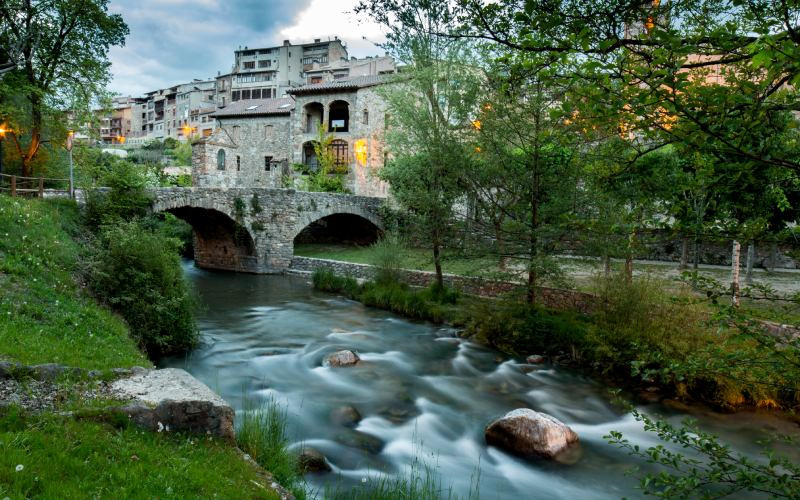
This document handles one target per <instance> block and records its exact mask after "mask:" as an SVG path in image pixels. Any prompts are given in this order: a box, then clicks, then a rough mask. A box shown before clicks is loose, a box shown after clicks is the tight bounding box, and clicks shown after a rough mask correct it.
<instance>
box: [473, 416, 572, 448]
mask: <svg viewBox="0 0 800 500" xmlns="http://www.w3.org/2000/svg"><path fill="white" fill-rule="evenodd" d="M485 434H486V443H487V444H489V445H491V446H497V447H498V448H502V449H504V450H506V451H509V452H511V453H513V454H515V455H520V456H522V457H542V458H548V459H553V458H556V457H557V456H558V455H560V454H562V453H563V452H565V451H566V450H567V449H569V448H570V447H571V446H572V445H573V444H575V443H577V442H578V435H577V434H575V432H573V430H572V429H570V428H569V427H567V426H566V425H565V424H563V423H561V422H560V421H559V420H558V419H556V418H555V417H552V416H550V415H548V414H546V413H539V412H537V411H533V410H530V409H528V408H519V409H516V410H512V411H510V412H508V413H506V414H505V416H503V417H501V418H499V419H497V420H495V421H494V422H492V423H491V424H489V426H488V427H486V433H485Z"/></svg>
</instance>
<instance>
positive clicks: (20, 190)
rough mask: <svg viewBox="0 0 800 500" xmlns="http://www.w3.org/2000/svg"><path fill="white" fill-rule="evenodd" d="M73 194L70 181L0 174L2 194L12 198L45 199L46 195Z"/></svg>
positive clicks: (0, 190)
mask: <svg viewBox="0 0 800 500" xmlns="http://www.w3.org/2000/svg"><path fill="white" fill-rule="evenodd" d="M72 192H73V190H72V185H71V183H70V180H69V179H59V178H53V177H24V176H21V175H10V174H0V193H4V194H9V195H10V196H12V197H16V196H28V197H39V198H43V197H44V196H45V193H47V194H55V195H61V194H67V195H69V194H71V193H72Z"/></svg>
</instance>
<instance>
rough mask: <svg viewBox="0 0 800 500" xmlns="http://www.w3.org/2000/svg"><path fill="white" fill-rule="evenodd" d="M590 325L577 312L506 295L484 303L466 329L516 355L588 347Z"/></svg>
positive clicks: (575, 351)
mask: <svg viewBox="0 0 800 500" xmlns="http://www.w3.org/2000/svg"><path fill="white" fill-rule="evenodd" d="M587 326H588V325H587V323H586V322H585V321H584V320H583V319H582V318H581V317H580V316H578V315H577V314H575V313H569V312H562V311H551V310H548V309H545V308H543V307H540V306H531V305H529V304H527V303H524V302H520V301H518V300H511V299H507V300H505V301H498V302H497V303H488V302H483V303H481V305H479V306H478V308H477V310H475V311H474V312H473V314H472V315H471V316H470V318H469V319H468V320H467V324H466V330H467V332H468V333H469V334H470V335H475V336H476V337H477V338H478V339H479V340H481V341H482V342H485V343H487V344H489V345H491V346H493V347H495V348H497V349H499V350H501V351H503V352H506V353H509V354H513V355H525V354H531V353H538V354H558V353H562V352H571V353H573V354H577V353H578V352H579V350H580V349H587V348H588V347H589V346H588V345H587V341H588V339H587Z"/></svg>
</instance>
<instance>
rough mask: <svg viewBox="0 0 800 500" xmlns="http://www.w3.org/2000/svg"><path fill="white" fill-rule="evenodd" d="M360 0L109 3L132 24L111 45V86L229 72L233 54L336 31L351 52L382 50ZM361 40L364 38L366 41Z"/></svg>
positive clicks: (123, 88) (126, 91)
mask: <svg viewBox="0 0 800 500" xmlns="http://www.w3.org/2000/svg"><path fill="white" fill-rule="evenodd" d="M356 3H357V0H112V2H111V7H110V9H111V11H113V12H115V13H119V14H122V17H123V18H124V19H125V22H126V23H128V27H129V28H130V35H128V38H127V40H126V42H125V46H124V47H114V48H112V49H111V54H110V58H111V63H112V65H111V72H112V73H113V75H114V79H113V81H112V82H111V86H110V89H111V91H113V92H116V93H118V94H121V95H131V96H139V95H142V94H143V93H145V92H147V91H150V90H156V89H159V88H163V87H169V86H171V85H175V84H178V83H183V82H187V81H191V80H192V79H193V78H210V77H213V76H216V74H217V72H218V71H222V72H223V73H224V72H227V71H230V69H231V66H232V65H233V51H234V50H236V49H237V48H238V47H239V46H240V45H241V46H242V47H244V46H248V47H265V46H273V45H280V44H281V43H282V42H283V40H286V39H288V40H291V42H292V43H302V42H310V41H313V39H314V38H322V39H327V38H328V37H330V38H333V37H334V36H338V37H339V38H340V39H342V40H343V41H344V42H345V43H346V45H347V49H348V52H349V54H350V55H351V56H356V57H364V56H368V55H379V54H382V53H383V52H382V50H381V49H380V48H378V47H376V46H375V45H374V44H373V43H372V42H380V41H381V40H382V39H383V37H382V34H381V30H380V28H379V27H378V26H376V25H374V24H372V23H370V22H368V20H365V19H363V18H358V17H356V16H355V15H354V14H352V9H353V6H354V5H355V4H356ZM363 37H366V39H367V41H365V40H364V39H363Z"/></svg>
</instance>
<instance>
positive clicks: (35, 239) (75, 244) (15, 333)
mask: <svg viewBox="0 0 800 500" xmlns="http://www.w3.org/2000/svg"><path fill="white" fill-rule="evenodd" d="M80 232H81V229H80V227H79V212H78V207H77V206H76V205H75V204H74V203H72V202H69V201H40V200H22V199H19V198H16V199H14V198H8V197H6V196H0V236H1V237H0V289H2V290H3V294H2V296H1V297H0V316H2V318H3V320H2V321H0V357H3V358H6V359H10V360H14V361H19V362H21V363H24V364H38V363H60V364H64V365H69V366H77V367H81V368H88V369H105V368H114V367H130V366H135V365H139V366H149V365H150V362H149V361H148V359H147V357H146V356H144V354H142V353H141V352H140V351H139V349H138V348H137V345H136V342H135V341H134V340H133V339H132V338H131V337H130V336H129V335H128V329H127V327H126V326H125V324H124V323H123V321H121V320H120V318H118V317H117V316H115V315H113V314H112V313H111V312H109V311H108V310H107V309H105V308H103V307H100V306H98V304H97V303H96V301H95V300H93V299H92V297H90V296H89V294H88V293H87V292H86V290H85V289H84V285H83V284H82V283H80V281H79V280H78V274H77V270H78V269H79V268H80V263H81V258H82V256H85V252H86V248H85V246H84V245H82V244H81V243H79V241H77V240H76V239H75V238H80Z"/></svg>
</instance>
